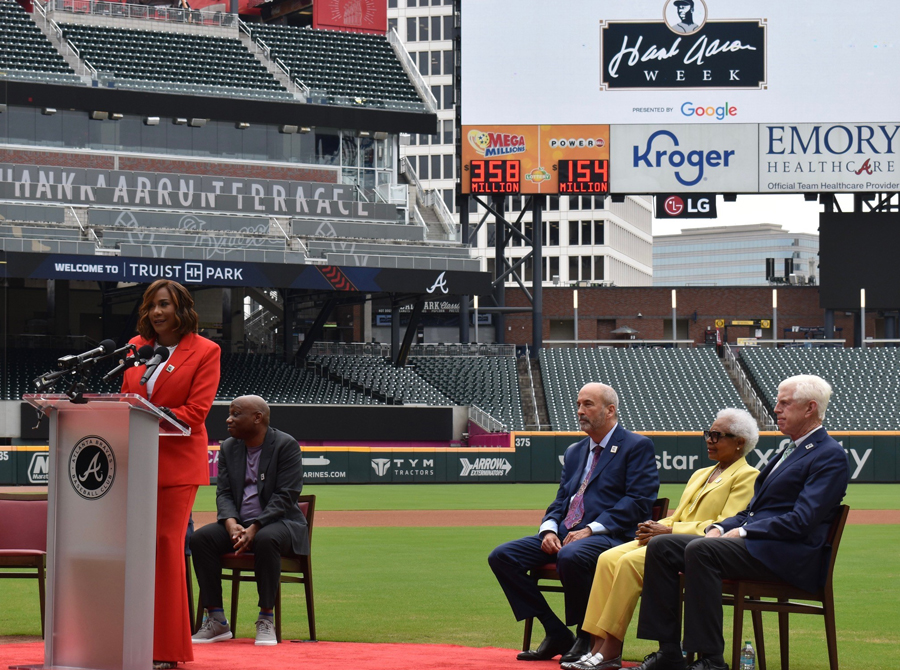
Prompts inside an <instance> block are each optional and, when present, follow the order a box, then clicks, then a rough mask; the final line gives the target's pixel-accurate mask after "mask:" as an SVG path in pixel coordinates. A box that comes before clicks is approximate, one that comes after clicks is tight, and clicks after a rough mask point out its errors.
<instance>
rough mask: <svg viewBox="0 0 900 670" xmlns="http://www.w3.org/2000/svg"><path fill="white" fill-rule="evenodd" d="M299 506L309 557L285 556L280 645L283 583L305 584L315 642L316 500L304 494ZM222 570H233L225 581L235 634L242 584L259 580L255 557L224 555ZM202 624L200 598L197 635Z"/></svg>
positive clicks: (278, 609)
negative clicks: (255, 571)
mask: <svg viewBox="0 0 900 670" xmlns="http://www.w3.org/2000/svg"><path fill="white" fill-rule="evenodd" d="M297 504H298V505H299V506H300V510H301V511H302V512H303V515H304V516H305V517H306V524H307V526H308V528H309V544H310V555H309V556H290V557H282V559H281V581H280V582H279V584H278V595H277V596H276V598H275V639H276V640H278V642H281V585H282V584H303V586H304V589H305V591H306V617H307V622H308V624H309V639H310V640H312V641H314V640H316V608H315V604H314V602H313V578H312V534H313V521H314V520H315V513H316V497H315V496H314V495H301V496H299V497H298V498H297ZM222 568H223V570H227V571H230V572H228V573H226V574H224V578H225V579H230V580H231V630H232V631H236V630H237V611H238V601H239V599H240V598H239V596H240V588H241V582H255V581H256V575H255V573H254V572H253V554H252V553H249V552H245V553H243V554H225V556H223V557H222ZM242 573H249V574H242ZM202 622H203V603H201V602H200V600H199V598H198V599H197V616H196V619H195V624H194V625H195V629H194V632H197V630H198V629H199V628H200V624H201V623H202Z"/></svg>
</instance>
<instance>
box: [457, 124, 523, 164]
mask: <svg viewBox="0 0 900 670" xmlns="http://www.w3.org/2000/svg"><path fill="white" fill-rule="evenodd" d="M469 144H471V145H472V148H473V149H475V152H476V153H477V154H479V155H481V156H484V157H485V158H490V157H491V156H508V155H510V154H521V153H525V150H526V147H525V137H524V136H523V135H516V134H513V133H485V132H483V131H481V130H475V129H473V130H470V131H469Z"/></svg>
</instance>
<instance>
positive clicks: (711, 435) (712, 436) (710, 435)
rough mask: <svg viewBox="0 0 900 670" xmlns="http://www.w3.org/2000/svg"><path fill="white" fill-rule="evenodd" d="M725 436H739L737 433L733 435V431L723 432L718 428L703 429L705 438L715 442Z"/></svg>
mask: <svg viewBox="0 0 900 670" xmlns="http://www.w3.org/2000/svg"><path fill="white" fill-rule="evenodd" d="M723 437H737V436H736V435H732V434H731V433H722V432H720V431H718V430H704V431H703V439H704V440H709V441H710V442H712V443H713V444H716V443H717V442H718V441H719V439H720V438H723Z"/></svg>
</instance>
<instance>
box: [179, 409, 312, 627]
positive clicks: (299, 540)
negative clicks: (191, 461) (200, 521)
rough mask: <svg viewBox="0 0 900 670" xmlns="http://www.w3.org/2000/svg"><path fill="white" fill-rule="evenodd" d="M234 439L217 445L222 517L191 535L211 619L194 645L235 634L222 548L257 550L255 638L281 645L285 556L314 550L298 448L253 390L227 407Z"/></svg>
mask: <svg viewBox="0 0 900 670" xmlns="http://www.w3.org/2000/svg"><path fill="white" fill-rule="evenodd" d="M227 424H228V432H229V434H230V435H231V437H230V438H229V439H227V440H225V442H223V443H222V446H221V448H220V450H219V475H218V485H217V487H216V508H217V511H218V515H217V518H218V523H210V524H207V525H205V526H203V527H202V528H200V529H199V530H197V531H196V532H195V533H194V535H193V537H192V538H191V555H192V557H193V561H194V571H195V572H196V573H197V582H198V584H199V585H200V602H201V603H202V604H203V606H204V607H205V608H206V611H207V617H206V621H205V622H204V623H203V626H202V627H201V628H200V630H199V631H197V633H196V634H195V635H194V636H193V638H192V640H193V642H194V643H195V644H200V643H207V642H220V641H222V640H228V639H230V638H231V637H232V632H231V627H230V626H229V625H228V621H226V619H225V611H224V609H223V607H222V561H221V557H222V555H223V554H227V553H230V552H235V553H237V554H240V553H242V552H244V551H251V552H253V558H254V570H255V572H256V588H257V590H258V592H259V619H258V620H257V622H256V644H261V645H270V644H276V639H275V626H274V620H273V612H272V609H273V607H274V606H275V597H276V595H277V593H278V582H279V580H280V578H281V557H282V556H292V555H304V554H308V553H309V533H308V530H307V526H306V519H305V518H304V517H303V513H302V512H301V511H300V508H299V507H298V506H297V496H298V495H300V490H301V489H302V488H303V461H302V459H301V457H300V446H299V445H298V444H297V440H295V439H294V438H293V437H291V436H290V435H287V434H285V433H282V432H281V431H279V430H277V429H275V428H271V427H270V426H269V406H268V405H267V404H266V401H265V400H263V399H262V398H260V397H259V396H255V395H248V396H242V397H240V398H235V399H234V401H233V402H232V403H231V409H230V411H229V413H228V419H227Z"/></svg>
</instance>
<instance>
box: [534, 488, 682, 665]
mask: <svg viewBox="0 0 900 670" xmlns="http://www.w3.org/2000/svg"><path fill="white" fill-rule="evenodd" d="M668 514H669V499H668V498H657V499H656V502H654V503H653V507H652V508H651V509H650V519H651V520H652V521H659V520H660V519H663V518H665V517H666V516H667V515H668ZM528 576H529V577H531V578H532V579H533V580H534V582H535V584H537V587H538V590H539V591H543V592H544V593H562V592H563V587H562V583H561V582H560V579H559V573H558V572H557V571H556V562H555V561H554V562H553V563H546V564H545V565H542V566H541V567H539V568H535V569H534V570H529V572H528ZM541 581H548V582H555V583H554V584H541V583H539V582H541ZM556 583H559V585H557V584H556ZM533 627H534V619H533V618H531V619H525V636H524V637H523V638H522V651H528V650H529V649H530V648H531V631H532V628H533Z"/></svg>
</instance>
